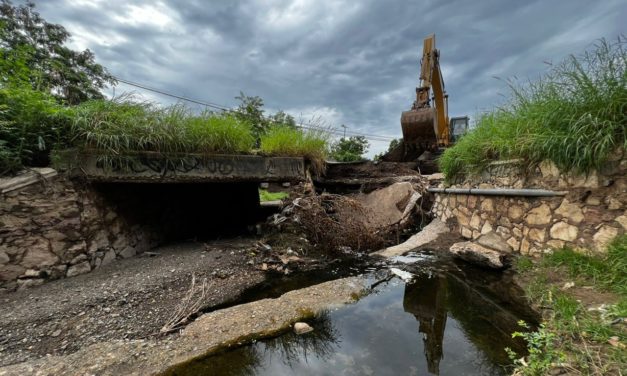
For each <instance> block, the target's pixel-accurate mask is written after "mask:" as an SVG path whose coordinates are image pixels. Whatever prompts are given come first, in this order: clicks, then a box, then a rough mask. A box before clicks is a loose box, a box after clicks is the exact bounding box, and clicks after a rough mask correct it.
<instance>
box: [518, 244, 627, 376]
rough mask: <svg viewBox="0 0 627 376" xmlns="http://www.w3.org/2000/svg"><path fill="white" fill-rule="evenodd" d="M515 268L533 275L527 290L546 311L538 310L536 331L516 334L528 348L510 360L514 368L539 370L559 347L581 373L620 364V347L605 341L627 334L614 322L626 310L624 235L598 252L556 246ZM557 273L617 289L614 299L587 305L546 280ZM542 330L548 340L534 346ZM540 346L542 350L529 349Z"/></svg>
mask: <svg viewBox="0 0 627 376" xmlns="http://www.w3.org/2000/svg"><path fill="white" fill-rule="evenodd" d="M519 263H520V260H519ZM523 263H524V261H523ZM518 271H519V272H521V273H523V272H524V273H528V274H530V275H531V276H532V277H533V278H532V280H531V282H530V283H529V284H528V286H527V295H528V296H529V297H530V298H531V299H532V300H533V302H534V303H535V304H536V305H537V306H539V307H542V308H543V309H544V310H545V313H548V315H547V314H545V315H543V316H544V317H545V320H544V321H545V323H544V325H542V326H541V327H540V329H539V330H538V331H537V332H535V333H519V334H516V335H517V336H521V337H523V338H525V339H526V340H527V342H528V348H529V353H530V354H529V357H528V358H527V360H526V361H522V360H520V359H519V360H515V364H516V365H517V371H518V372H520V373H521V374H524V375H536V374H537V375H541V374H545V373H546V372H548V371H549V370H550V369H551V368H552V367H553V366H555V364H554V363H556V362H557V361H558V360H559V359H556V358H555V354H558V355H559V354H560V353H562V352H564V353H565V354H566V355H567V356H568V359H567V361H566V363H569V364H570V366H569V367H570V368H572V369H573V370H577V371H578V372H581V373H583V374H590V375H605V374H613V373H612V372H615V371H616V369H625V366H626V365H627V354H626V353H625V351H624V349H621V347H620V345H619V346H617V347H613V346H610V345H608V344H607V341H608V340H609V339H610V338H611V337H617V338H618V340H619V341H620V342H621V343H624V342H625V340H627V328H625V327H624V326H623V325H620V324H619V325H614V324H615V323H616V320H618V321H620V320H622V319H623V318H624V317H625V316H627V288H626V287H625V286H626V284H627V235H623V236H621V237H617V238H616V239H614V241H613V242H612V243H610V245H609V246H608V247H607V251H606V253H605V254H602V255H594V256H593V255H587V254H582V253H578V252H574V251H573V250H571V249H560V250H556V251H555V252H554V253H552V254H549V255H545V256H544V257H543V259H542V260H541V262H539V263H536V264H533V265H531V266H530V267H529V268H526V267H523V268H520V267H518ZM559 273H565V274H567V275H568V276H569V278H572V279H573V280H574V281H576V283H577V284H580V283H581V284H586V285H589V284H592V286H591V287H592V288H593V289H594V290H609V291H612V292H614V293H616V294H618V301H617V302H615V303H614V304H606V305H604V306H601V307H600V308H599V309H598V310H592V311H591V310H589V309H587V307H585V306H584V305H583V304H582V303H581V301H579V300H577V299H576V298H575V297H574V296H572V295H571V294H569V291H570V290H565V289H563V288H562V286H560V285H555V284H551V283H550V282H549V280H550V279H553V278H555V277H554V276H555V275H556V274H559ZM549 275H553V277H551V278H549V277H548V276H549ZM558 280H559V278H558ZM594 290H593V291H594ZM608 303H609V302H608ZM548 335H550V336H551V337H552V345H550V346H548V345H547V346H544V347H542V346H537V343H540V344H544V343H545V342H543V341H542V340H540V339H539V338H542V337H543V336H544V337H546V336H548ZM542 348H544V352H545V354H542V353H541V352H536V351H535V350H536V349H542ZM534 354H535V355H534ZM536 355H537V356H536ZM510 357H512V359H515V358H516V354H514V353H512V352H510ZM560 361H561V360H560ZM547 367H548V368H547Z"/></svg>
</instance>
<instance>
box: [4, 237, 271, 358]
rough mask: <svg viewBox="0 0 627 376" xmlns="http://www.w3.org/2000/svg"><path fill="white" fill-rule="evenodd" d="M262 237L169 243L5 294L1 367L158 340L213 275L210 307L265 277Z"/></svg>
mask: <svg viewBox="0 0 627 376" xmlns="http://www.w3.org/2000/svg"><path fill="white" fill-rule="evenodd" d="M255 241H256V240H255V239H239V240H228V241H214V242H210V243H207V244H205V243H184V244H177V245H171V246H162V247H159V248H157V249H154V250H153V251H152V252H149V253H148V254H146V255H144V256H142V257H136V258H131V259H124V260H118V261H117V262H114V263H111V264H109V265H106V266H104V267H102V268H100V269H98V270H96V271H94V272H92V273H89V274H85V275H81V276H78V277H74V278H67V279H61V280H57V281H53V282H51V283H48V284H45V285H43V286H39V287H37V288H32V289H26V290H22V291H18V292H15V293H7V294H2V295H0V302H1V303H2V315H0V365H8V364H11V363H16V362H21V361H25V360H29V359H35V358H38V357H42V356H46V355H48V354H50V355H63V354H68V353H72V352H75V351H77V350H78V349H81V348H84V347H86V346H88V345H90V344H93V343H96V342H102V341H107V340H131V339H145V338H152V337H154V336H155V335H156V334H157V333H159V330H160V328H161V327H162V326H163V325H164V324H165V323H166V322H167V320H168V318H169V317H170V316H171V314H172V310H173V308H174V307H176V306H177V304H178V303H179V301H180V299H181V298H182V297H183V296H184V295H185V293H186V292H187V290H188V289H189V287H190V280H191V276H192V274H195V275H196V277H197V279H198V280H202V279H204V278H207V289H208V291H210V293H209V294H207V297H206V300H205V304H204V305H205V308H210V307H212V306H216V305H220V304H223V303H225V302H228V301H230V300H232V299H234V298H237V296H238V295H239V294H240V293H241V292H242V291H244V290H245V289H247V288H250V287H251V286H254V285H256V284H258V283H260V282H262V281H264V279H265V273H264V272H262V271H259V270H257V269H255V267H254V266H253V265H250V264H248V258H249V255H250V250H251V249H252V248H254V244H255Z"/></svg>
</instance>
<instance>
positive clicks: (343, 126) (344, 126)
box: [340, 124, 347, 138]
mask: <svg viewBox="0 0 627 376" xmlns="http://www.w3.org/2000/svg"><path fill="white" fill-rule="evenodd" d="M340 127H342V128H344V136H343V137H342V138H346V128H347V127H346V125H344V124H342V125H340Z"/></svg>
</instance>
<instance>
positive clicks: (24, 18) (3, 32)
mask: <svg viewBox="0 0 627 376" xmlns="http://www.w3.org/2000/svg"><path fill="white" fill-rule="evenodd" d="M69 37H70V34H69V33H68V32H67V30H65V28H64V27H63V26H61V25H55V24H51V23H48V22H46V20H44V19H43V18H42V17H41V16H40V15H39V13H38V12H36V11H35V5H34V3H32V2H26V4H25V5H17V6H14V5H13V4H12V3H11V1H9V0H2V1H1V2H0V57H1V59H0V61H2V62H1V63H0V80H2V81H1V83H0V85H3V86H7V84H9V85H11V86H23V85H28V86H30V87H32V88H33V89H37V90H42V91H46V92H48V93H52V94H54V95H55V96H57V97H58V98H59V99H61V100H63V101H64V102H66V103H69V104H76V103H80V102H82V101H85V100H88V99H95V98H102V94H101V93H100V89H102V88H103V87H105V85H106V84H107V83H114V82H115V80H114V79H113V77H112V76H111V75H110V74H109V73H108V72H107V71H106V69H105V68H103V67H102V66H101V65H99V64H96V62H95V60H94V54H93V53H92V52H91V51H89V50H85V51H81V52H77V51H73V50H71V49H69V48H68V47H66V46H65V45H64V44H65V42H66V41H67V40H68V38H69ZM18 83H19V84H18Z"/></svg>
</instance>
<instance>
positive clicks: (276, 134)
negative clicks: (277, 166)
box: [260, 125, 329, 173]
mask: <svg viewBox="0 0 627 376" xmlns="http://www.w3.org/2000/svg"><path fill="white" fill-rule="evenodd" d="M328 145H329V135H328V133H326V132H324V131H322V130H313V129H312V130H300V129H296V128H293V127H289V126H285V125H273V126H271V127H270V129H269V130H268V132H267V133H266V134H264V135H262V136H261V148H260V149H261V152H262V153H263V154H267V155H276V156H303V157H305V158H306V159H307V160H308V161H309V162H310V163H311V165H312V167H313V170H314V172H315V173H320V172H322V170H323V168H324V160H325V158H326V156H327V153H328Z"/></svg>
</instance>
